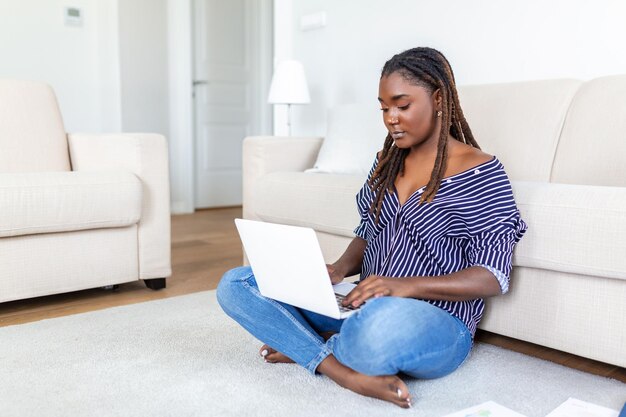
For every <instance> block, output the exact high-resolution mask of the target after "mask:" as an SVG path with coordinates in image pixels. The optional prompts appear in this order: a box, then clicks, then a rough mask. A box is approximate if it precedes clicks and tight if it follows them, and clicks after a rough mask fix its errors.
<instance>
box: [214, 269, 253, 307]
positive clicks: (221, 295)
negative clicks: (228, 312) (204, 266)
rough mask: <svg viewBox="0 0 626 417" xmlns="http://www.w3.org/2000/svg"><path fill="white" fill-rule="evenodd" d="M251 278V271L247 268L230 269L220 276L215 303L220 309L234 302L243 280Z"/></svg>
mask: <svg viewBox="0 0 626 417" xmlns="http://www.w3.org/2000/svg"><path fill="white" fill-rule="evenodd" d="M252 276H253V274H252V269H251V268H250V267H249V266H240V267H238V268H234V269H231V270H230V271H227V272H226V273H225V274H224V275H223V276H222V278H221V279H220V282H219V283H218V285H217V291H216V296H217V301H218V303H219V304H220V305H221V306H222V308H224V309H225V308H226V307H227V306H228V305H229V304H230V303H231V302H233V301H235V302H236V300H237V298H238V296H237V294H238V292H239V291H240V290H241V289H242V284H243V282H244V280H247V279H249V278H250V277H252Z"/></svg>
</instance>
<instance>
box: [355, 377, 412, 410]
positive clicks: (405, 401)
mask: <svg viewBox="0 0 626 417" xmlns="http://www.w3.org/2000/svg"><path fill="white" fill-rule="evenodd" d="M354 372H355V376H354V377H353V378H351V381H350V382H348V383H347V384H346V386H345V388H348V389H349V390H351V391H354V392H356V393H358V394H361V395H366V396H368V397H374V398H378V399H381V400H384V401H389V402H392V403H394V404H395V405H397V406H399V407H402V408H410V407H411V395H410V393H409V388H408V387H407V386H406V384H405V383H404V381H402V380H401V379H400V378H398V377H397V376H395V375H383V376H369V375H364V374H360V373H358V372H356V371H354Z"/></svg>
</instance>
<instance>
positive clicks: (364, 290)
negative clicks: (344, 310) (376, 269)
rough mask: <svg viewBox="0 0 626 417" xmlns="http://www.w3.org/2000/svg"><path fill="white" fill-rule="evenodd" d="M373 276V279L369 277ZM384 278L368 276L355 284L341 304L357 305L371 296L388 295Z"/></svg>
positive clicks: (388, 291) (389, 292)
mask: <svg viewBox="0 0 626 417" xmlns="http://www.w3.org/2000/svg"><path fill="white" fill-rule="evenodd" d="M370 278H373V279H370ZM390 294H391V291H390V289H389V288H387V286H386V284H385V282H384V280H382V279H380V277H368V278H367V279H365V280H364V281H362V282H361V283H359V285H357V286H356V287H355V288H354V289H353V290H352V291H351V292H350V293H349V294H348V295H347V296H346V298H345V299H344V300H343V305H344V306H347V305H351V306H353V307H358V306H360V305H361V304H363V303H364V302H365V301H367V300H368V299H370V298H372V297H384V296H386V295H390Z"/></svg>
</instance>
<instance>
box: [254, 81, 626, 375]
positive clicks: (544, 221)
mask: <svg viewBox="0 0 626 417" xmlns="http://www.w3.org/2000/svg"><path fill="white" fill-rule="evenodd" d="M459 96H460V101H461V106H462V107H463V109H464V112H465V115H466V118H467V120H468V122H469V125H470V127H471V128H472V131H473V132H474V136H475V137H476V139H477V141H478V143H479V144H480V145H481V147H482V149H483V150H485V151H486V152H488V153H491V154H494V155H496V156H497V157H498V158H499V159H500V160H501V161H502V163H503V164H504V166H505V169H506V171H507V173H508V175H509V177H510V178H511V182H512V186H513V191H514V194H515V198H516V201H517V204H518V207H519V209H520V211H521V214H522V218H523V219H524V220H525V221H526V222H527V223H528V226H529V229H528V231H527V233H526V235H525V236H524V238H523V239H522V240H521V242H520V243H519V244H518V246H517V247H516V250H515V254H514V259H513V263H514V268H513V271H512V274H511V287H510V291H509V292H508V293H507V294H506V295H503V296H499V297H495V298H492V299H489V300H488V302H487V309H486V312H485V316H484V319H483V321H482V322H481V325H480V327H481V328H482V329H485V330H488V331H491V332H495V333H498V334H502V335H506V336H510V337H513V338H516V339H521V340H525V341H529V342H532V343H537V344H540V345H544V346H548V347H551V348H555V349H559V350H563V351H566V352H571V353H573V354H576V355H580V356H584V357H587V358H592V359H596V360H599V361H603V362H607V363H611V364H615V365H620V366H626V75H619V76H608V77H602V78H598V79H594V80H590V81H587V82H582V81H579V80H571V79H561V80H541V81H528V82H515V83H504V84H491V85H472V86H462V87H459ZM334 114H341V116H342V117H333V115H334ZM329 116H330V119H329V120H330V123H329V135H327V137H330V136H333V140H332V142H333V143H332V144H331V143H324V139H323V138H320V137H297V138H296V137H292V138H286V137H248V138H246V139H245V141H244V156H243V158H244V164H243V166H244V199H243V213H244V217H245V218H249V219H261V220H264V221H270V222H279V223H286V224H292V225H302V226H309V227H312V228H314V229H315V230H316V231H317V235H318V237H319V240H320V244H321V246H322V251H323V253H324V256H325V258H326V261H327V262H333V261H335V260H336V259H337V257H338V256H339V255H340V254H341V253H342V251H343V250H344V249H345V247H346V246H347V244H348V242H349V241H350V240H351V238H352V237H353V236H354V235H353V232H352V231H353V229H354V228H355V227H356V225H357V224H358V221H359V217H358V214H357V210H356V205H355V195H356V193H357V191H358V189H359V188H360V187H361V186H362V184H363V181H364V179H365V177H366V170H367V169H369V163H371V162H372V161H373V158H374V152H375V151H376V149H378V148H379V147H380V144H382V140H383V138H384V134H385V132H384V130H383V131H382V134H381V130H380V129H381V126H382V121H381V118H380V115H377V114H376V113H373V112H372V111H371V108H370V107H368V106H365V105H361V106H359V105H356V106H354V105H353V106H340V107H338V108H336V109H333V110H332V111H331V112H330V114H329ZM342 124H343V125H342ZM346 124H348V126H346ZM383 129H384V128H383ZM351 131H354V132H355V135H356V136H357V137H356V138H354V137H352V138H350V137H349V136H350V133H349V132H351ZM367 132H373V133H370V134H369V136H372V135H373V136H374V138H369V137H368V133H367ZM342 135H343V136H342ZM337 136H341V137H339V138H338V137H337ZM327 141H328V139H327ZM371 143H374V145H371ZM327 144H328V146H325V145H327ZM368 144H369V145H368ZM323 145H324V146H323ZM368 146H369V148H370V149H369V151H371V158H369V161H370V162H369V163H368V164H365V165H364V164H363V163H361V168H360V170H358V172H355V173H352V174H349V173H343V174H337V173H336V172H338V171H339V172H340V171H341V167H340V165H337V164H335V166H334V167H332V163H331V164H330V165H331V168H333V169H328V168H327V167H326V168H324V167H323V165H324V164H326V165H328V160H329V159H328V158H329V156H332V157H333V158H334V159H335V160H337V159H339V161H344V162H345V163H346V165H348V166H349V165H351V164H352V163H353V161H350V159H351V155H350V153H349V152H348V153H346V152H345V149H352V150H353V152H354V153H355V156H354V157H355V158H357V157H360V156H358V155H359V154H360V153H361V152H362V148H364V147H365V148H367V147H368ZM342 152H343V154H342V155H339V154H341V153H342ZM322 155H324V158H325V159H326V160H325V161H320V159H322V158H321V157H322ZM331 159H332V158H331ZM340 163H341V162H340ZM320 166H322V168H321V169H320ZM315 167H317V168H315ZM310 168H314V169H313V172H310V170H309V171H307V170H308V169H310ZM324 170H326V171H330V172H323V171H324ZM305 171H307V172H305Z"/></svg>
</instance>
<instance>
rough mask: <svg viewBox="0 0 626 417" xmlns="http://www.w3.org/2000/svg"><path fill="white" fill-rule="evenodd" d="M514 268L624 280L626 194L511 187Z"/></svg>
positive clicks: (529, 184) (599, 189) (549, 185)
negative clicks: (516, 215)
mask: <svg viewBox="0 0 626 417" xmlns="http://www.w3.org/2000/svg"><path fill="white" fill-rule="evenodd" d="M511 185H512V187H513V194H514V195H515V201H516V202H517V206H518V208H519V210H520V213H521V215H522V218H523V219H524V221H526V223H527V224H528V232H527V233H526V235H525V236H524V238H523V239H522V240H521V241H520V242H519V243H518V245H517V247H516V248H515V254H514V259H513V264H514V265H518V266H526V267H533V268H539V269H548V270H552V271H559V272H569V273H574V274H580V275H591V276H598V277H605V278H616V279H623V280H626V257H625V256H624V248H626V188H617V187H601V186H588V185H569V184H553V183H542V182H524V181H512V182H511Z"/></svg>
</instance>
